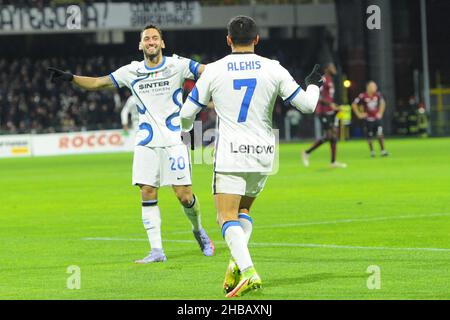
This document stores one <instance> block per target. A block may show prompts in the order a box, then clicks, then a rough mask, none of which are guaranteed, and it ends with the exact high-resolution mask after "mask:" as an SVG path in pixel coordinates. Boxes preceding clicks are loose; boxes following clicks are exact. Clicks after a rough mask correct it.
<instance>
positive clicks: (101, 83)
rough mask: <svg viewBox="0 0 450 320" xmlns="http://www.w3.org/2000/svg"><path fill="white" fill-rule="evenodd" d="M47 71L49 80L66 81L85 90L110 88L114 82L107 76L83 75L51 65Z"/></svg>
mask: <svg viewBox="0 0 450 320" xmlns="http://www.w3.org/2000/svg"><path fill="white" fill-rule="evenodd" d="M48 71H50V72H51V76H50V80H51V81H52V82H55V83H57V82H62V81H68V82H72V83H74V84H76V85H77V86H79V87H81V88H83V89H86V90H100V89H110V88H114V87H115V85H114V82H113V81H112V80H111V77H109V76H104V77H83V76H77V75H74V74H72V73H71V72H68V71H62V70H59V69H56V68H53V67H49V68H48Z"/></svg>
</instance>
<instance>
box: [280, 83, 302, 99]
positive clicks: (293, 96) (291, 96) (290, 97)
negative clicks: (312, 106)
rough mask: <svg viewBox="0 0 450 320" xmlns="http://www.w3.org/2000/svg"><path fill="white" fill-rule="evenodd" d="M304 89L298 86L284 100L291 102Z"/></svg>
mask: <svg viewBox="0 0 450 320" xmlns="http://www.w3.org/2000/svg"><path fill="white" fill-rule="evenodd" d="M300 91H302V87H300V86H298V88H297V90H295V91H294V92H293V93H292V94H291V95H290V96H289V97H288V98H287V99H286V100H284V103H291V101H292V99H294V98H295V96H296V95H297V94H298V93H299V92H300Z"/></svg>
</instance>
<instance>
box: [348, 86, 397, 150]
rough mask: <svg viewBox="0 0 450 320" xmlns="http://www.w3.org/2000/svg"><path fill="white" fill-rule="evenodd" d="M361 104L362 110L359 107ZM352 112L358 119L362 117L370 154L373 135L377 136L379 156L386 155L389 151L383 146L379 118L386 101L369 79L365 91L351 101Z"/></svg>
mask: <svg viewBox="0 0 450 320" xmlns="http://www.w3.org/2000/svg"><path fill="white" fill-rule="evenodd" d="M359 106H362V110H360V109H359ZM352 109H353V112H354V113H355V114H356V116H357V117H358V118H359V119H364V121H365V125H366V133H367V142H368V143H369V149H370V156H371V157H375V151H374V150H373V143H372V139H373V137H375V136H376V137H377V138H378V142H379V143H380V149H381V156H384V157H386V156H388V155H389V153H388V152H387V151H386V150H385V148H384V135H383V126H382V125H381V119H382V118H383V114H384V110H385V109H386V102H385V101H384V98H383V96H382V94H381V93H380V92H378V87H377V84H376V83H375V82H374V81H369V82H368V83H367V85H366V92H363V93H360V94H359V95H358V97H356V99H355V100H354V101H353V103H352Z"/></svg>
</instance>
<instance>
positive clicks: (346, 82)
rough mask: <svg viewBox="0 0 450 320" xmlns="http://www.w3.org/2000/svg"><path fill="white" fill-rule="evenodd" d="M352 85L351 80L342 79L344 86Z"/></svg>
mask: <svg viewBox="0 0 450 320" xmlns="http://www.w3.org/2000/svg"><path fill="white" fill-rule="evenodd" d="M351 86H352V82H351V81H350V80H344V87H345V88H350V87H351Z"/></svg>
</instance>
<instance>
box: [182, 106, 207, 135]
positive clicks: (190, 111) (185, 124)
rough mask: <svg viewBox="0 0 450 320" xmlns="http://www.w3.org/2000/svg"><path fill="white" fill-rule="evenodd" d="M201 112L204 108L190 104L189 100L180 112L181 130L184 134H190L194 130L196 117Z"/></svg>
mask: <svg viewBox="0 0 450 320" xmlns="http://www.w3.org/2000/svg"><path fill="white" fill-rule="evenodd" d="M200 110H202V108H200V107H198V106H197V105H195V104H194V103H192V102H190V101H189V99H188V100H186V102H185V103H184V104H183V107H182V108H181V111H180V123H181V130H182V131H183V132H189V131H191V130H192V127H193V126H194V121H195V116H196V115H197V113H199V112H200Z"/></svg>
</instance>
